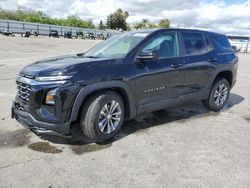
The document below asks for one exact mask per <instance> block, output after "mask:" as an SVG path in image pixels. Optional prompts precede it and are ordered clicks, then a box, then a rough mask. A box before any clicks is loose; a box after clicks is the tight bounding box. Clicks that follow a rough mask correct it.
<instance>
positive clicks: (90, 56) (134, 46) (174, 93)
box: [12, 29, 238, 142]
mask: <svg viewBox="0 0 250 188" xmlns="http://www.w3.org/2000/svg"><path fill="white" fill-rule="evenodd" d="M237 62H238V57H237V55H236V54H235V51H234V50H233V49H232V47H231V45H230V43H229V42H228V39H227V37H226V36H224V35H222V34H217V33H212V32H207V31H200V30H187V29H159V30H144V31H134V32H127V33H123V34H120V35H117V36H114V37H112V38H110V39H108V40H106V41H104V42H102V43H100V44H98V45H97V46H95V47H94V48H92V49H90V50H89V51H87V52H86V53H79V54H75V55H68V56H62V57H55V58H51V59H45V60H40V61H37V62H35V63H34V64H31V65H29V66H27V67H25V68H24V69H23V70H22V71H21V72H20V73H19V74H18V76H17V79H16V84H17V95H16V98H15V100H14V102H13V104H12V118H16V119H17V121H18V122H20V123H21V124H22V125H24V126H25V127H27V128H29V129H30V130H31V131H33V132H35V133H37V134H57V135H64V136H66V135H67V136H70V135H71V126H72V125H75V124H73V122H77V121H78V122H80V126H81V128H82V131H83V133H84V134H85V135H86V136H87V137H89V138H91V139H92V140H93V141H95V142H102V141H105V140H107V139H110V138H112V137H113V136H114V135H115V134H117V132H118V131H119V130H120V128H121V126H122V124H123V121H124V119H131V118H133V117H135V116H137V115H140V114H143V113H148V112H152V111H157V110H160V109H163V108H170V107H176V106H178V105H182V104H184V103H187V102H193V101H197V100H202V101H203V103H204V105H205V107H206V108H208V109H209V110H212V111H219V110H221V109H222V108H223V107H224V105H225V104H226V102H227V100H228V97H229V92H230V90H231V88H232V87H233V86H234V84H235V82H236V75H237V66H238V63H237Z"/></svg>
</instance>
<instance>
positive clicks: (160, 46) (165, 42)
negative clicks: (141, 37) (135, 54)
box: [142, 33, 179, 58]
mask: <svg viewBox="0 0 250 188" xmlns="http://www.w3.org/2000/svg"><path fill="white" fill-rule="evenodd" d="M143 52H154V53H157V54H159V57H160V58H170V57H177V56H178V55H179V48H178V40H177V33H162V34H160V35H158V36H156V37H154V38H153V39H151V40H150V41H149V43H148V44H147V45H146V46H145V47H144V48H143V50H142V53H143Z"/></svg>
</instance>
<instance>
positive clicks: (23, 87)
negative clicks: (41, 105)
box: [16, 81, 31, 101]
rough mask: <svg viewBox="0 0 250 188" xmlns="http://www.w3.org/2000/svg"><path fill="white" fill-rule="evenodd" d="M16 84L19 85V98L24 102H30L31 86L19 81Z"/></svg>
mask: <svg viewBox="0 0 250 188" xmlns="http://www.w3.org/2000/svg"><path fill="white" fill-rule="evenodd" d="M16 83H17V94H18V96H19V97H20V98H21V99H22V100H24V101H29V97H30V90H31V88H30V86H29V85H28V84H25V83H22V82H18V81H17V82H16Z"/></svg>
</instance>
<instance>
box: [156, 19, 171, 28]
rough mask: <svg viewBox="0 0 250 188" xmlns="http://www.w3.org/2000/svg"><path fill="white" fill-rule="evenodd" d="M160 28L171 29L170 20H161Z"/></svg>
mask: <svg viewBox="0 0 250 188" xmlns="http://www.w3.org/2000/svg"><path fill="white" fill-rule="evenodd" d="M158 27H159V28H169V27H170V21H169V20H168V19H163V20H160V22H159V24H158Z"/></svg>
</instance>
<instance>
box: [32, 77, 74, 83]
mask: <svg viewBox="0 0 250 188" xmlns="http://www.w3.org/2000/svg"><path fill="white" fill-rule="evenodd" d="M70 78H71V76H45V77H36V80H37V81H40V82H46V81H63V80H67V79H70Z"/></svg>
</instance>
